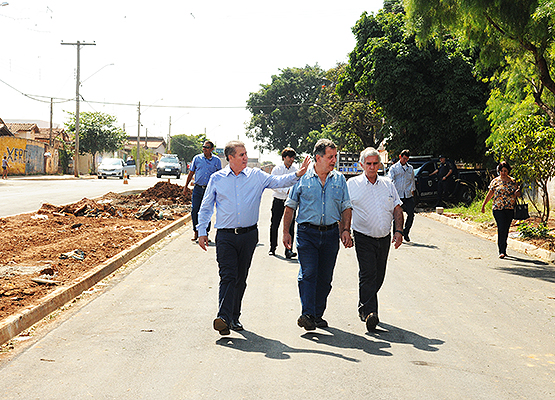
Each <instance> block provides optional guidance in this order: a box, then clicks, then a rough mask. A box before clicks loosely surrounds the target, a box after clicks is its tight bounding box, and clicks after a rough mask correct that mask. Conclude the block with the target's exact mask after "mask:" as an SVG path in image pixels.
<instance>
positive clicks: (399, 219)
mask: <svg viewBox="0 0 555 400" xmlns="http://www.w3.org/2000/svg"><path fill="white" fill-rule="evenodd" d="M360 164H361V166H362V169H363V170H364V173H363V174H360V175H358V176H356V177H354V178H351V179H349V181H348V182H347V187H348V188H349V195H350V196H351V203H352V205H353V233H354V239H355V251H356V255H357V260H358V266H359V283H358V287H359V302H358V314H359V317H360V319H361V320H362V321H363V322H365V323H366V329H368V331H373V330H374V329H375V328H376V326H377V325H378V323H379V322H380V321H379V318H378V291H379V290H380V288H381V286H382V284H383V281H384V278H385V268H386V264H387V256H388V254H389V248H390V246H391V222H392V221H393V220H394V219H395V225H396V226H403V211H402V209H401V200H400V199H399V195H398V194H397V190H396V189H395V186H394V185H393V183H392V182H391V180H390V179H388V178H385V177H381V176H378V170H379V167H380V164H381V160H380V155H379V153H378V151H377V150H376V149H374V148H372V147H368V148H366V149H365V150H363V151H362V153H361V154H360ZM393 242H394V243H395V248H396V249H397V248H398V247H399V246H400V245H401V243H402V242H403V232H402V231H401V230H396V231H395V233H394V237H393Z"/></svg>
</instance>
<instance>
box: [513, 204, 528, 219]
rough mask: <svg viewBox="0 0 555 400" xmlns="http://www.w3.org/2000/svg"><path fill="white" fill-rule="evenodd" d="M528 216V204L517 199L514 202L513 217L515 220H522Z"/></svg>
mask: <svg viewBox="0 0 555 400" xmlns="http://www.w3.org/2000/svg"><path fill="white" fill-rule="evenodd" d="M528 218H530V214H529V213H528V204H526V203H525V202H524V201H522V202H519V201H518V199H517V201H516V204H515V217H514V219H517V220H524V219H528Z"/></svg>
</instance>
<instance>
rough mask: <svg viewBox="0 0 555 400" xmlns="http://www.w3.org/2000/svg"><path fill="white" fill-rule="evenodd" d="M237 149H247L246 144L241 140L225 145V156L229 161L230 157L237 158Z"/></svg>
mask: <svg viewBox="0 0 555 400" xmlns="http://www.w3.org/2000/svg"><path fill="white" fill-rule="evenodd" d="M237 147H245V143H243V142H241V141H239V140H232V141H231V142H228V143H227V144H226V145H225V149H224V154H225V159H226V160H227V161H229V156H230V155H231V156H235V150H236V149H237Z"/></svg>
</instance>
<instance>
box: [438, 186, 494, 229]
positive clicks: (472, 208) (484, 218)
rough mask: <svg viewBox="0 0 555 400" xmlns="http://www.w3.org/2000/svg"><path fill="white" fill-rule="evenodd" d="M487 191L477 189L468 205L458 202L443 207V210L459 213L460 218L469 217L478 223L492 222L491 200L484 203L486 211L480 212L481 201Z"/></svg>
mask: <svg viewBox="0 0 555 400" xmlns="http://www.w3.org/2000/svg"><path fill="white" fill-rule="evenodd" d="M486 194H487V192H482V191H479V192H478V193H476V197H475V198H474V201H472V204H470V205H469V206H468V207H467V206H465V205H464V204H462V203H461V204H458V205H456V206H453V207H449V208H445V212H447V213H451V214H457V215H460V216H461V218H465V219H470V220H472V221H474V222H477V223H479V224H482V223H489V222H494V219H493V213H492V211H491V205H492V202H491V201H489V202H488V204H487V205H486V212H485V213H482V203H483V202H484V199H485V198H486Z"/></svg>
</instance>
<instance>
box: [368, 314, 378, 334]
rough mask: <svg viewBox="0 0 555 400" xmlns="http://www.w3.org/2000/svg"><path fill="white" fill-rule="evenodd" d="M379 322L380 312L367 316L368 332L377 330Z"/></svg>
mask: <svg viewBox="0 0 555 400" xmlns="http://www.w3.org/2000/svg"><path fill="white" fill-rule="evenodd" d="M379 323H380V320H379V319H378V313H375V312H373V313H370V314H368V316H367V317H366V329H368V332H372V331H374V330H376V326H378V324H379Z"/></svg>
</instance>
